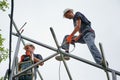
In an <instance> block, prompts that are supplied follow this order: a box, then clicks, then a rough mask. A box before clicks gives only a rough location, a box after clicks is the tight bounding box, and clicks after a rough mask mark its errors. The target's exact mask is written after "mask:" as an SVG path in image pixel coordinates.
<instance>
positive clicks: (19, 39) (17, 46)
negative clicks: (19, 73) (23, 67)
mask: <svg viewBox="0 0 120 80" xmlns="http://www.w3.org/2000/svg"><path fill="white" fill-rule="evenodd" d="M20 42H21V36H20V35H19V37H18V41H17V45H16V50H15V54H14V58H13V63H12V69H11V74H10V77H9V80H12V76H13V75H14V69H15V61H16V58H17V56H18V52H19V48H20Z"/></svg>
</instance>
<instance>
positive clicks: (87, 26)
mask: <svg viewBox="0 0 120 80" xmlns="http://www.w3.org/2000/svg"><path fill="white" fill-rule="evenodd" d="M78 19H81V29H80V31H79V32H80V33H83V34H84V33H85V32H86V31H89V30H91V29H92V28H91V22H90V21H89V20H88V19H87V18H86V17H85V16H84V15H83V14H82V13H80V12H76V13H75V15H74V18H73V24H74V27H75V26H76V21H77V20H78Z"/></svg>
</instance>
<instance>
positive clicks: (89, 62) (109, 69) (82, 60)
mask: <svg viewBox="0 0 120 80" xmlns="http://www.w3.org/2000/svg"><path fill="white" fill-rule="evenodd" d="M12 34H13V35H14V36H18V34H15V33H12ZM21 37H22V38H23V39H25V40H28V41H30V42H33V43H35V44H38V45H40V46H42V47H45V48H47V49H50V50H53V51H58V49H56V48H53V47H51V46H48V45H46V44H43V43H40V42H38V41H35V40H33V39H30V38H27V37H25V36H22V35H21ZM60 52H61V53H62V54H64V55H68V56H70V57H72V58H74V59H76V60H79V61H81V62H84V63H87V64H89V65H92V66H95V67H97V68H100V69H102V70H104V69H103V67H102V66H101V65H98V64H96V63H93V62H91V61H88V60H86V59H83V58H80V57H78V56H75V55H72V54H67V53H65V52H63V51H61V50H60ZM106 70H107V71H109V72H112V71H114V72H115V73H116V75H119V76H120V72H119V71H116V70H113V69H111V68H107V69H106Z"/></svg>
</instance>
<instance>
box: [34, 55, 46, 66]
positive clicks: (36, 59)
mask: <svg viewBox="0 0 120 80" xmlns="http://www.w3.org/2000/svg"><path fill="white" fill-rule="evenodd" d="M39 61H41V60H40V59H38V58H36V57H34V62H39ZM43 64H44V63H40V64H39V65H40V66H42V65H43Z"/></svg>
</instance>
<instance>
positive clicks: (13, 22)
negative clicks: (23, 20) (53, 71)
mask: <svg viewBox="0 0 120 80" xmlns="http://www.w3.org/2000/svg"><path fill="white" fill-rule="evenodd" d="M8 16H9V18H11V15H10V14H8ZM12 24H13V25H14V28H15V30H16V31H17V33H18V34H19V35H21V34H20V32H19V30H18V28H17V25H16V24H15V21H14V20H13V21H12ZM21 40H22V43H23V45H25V42H24V41H23V39H21Z"/></svg>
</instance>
